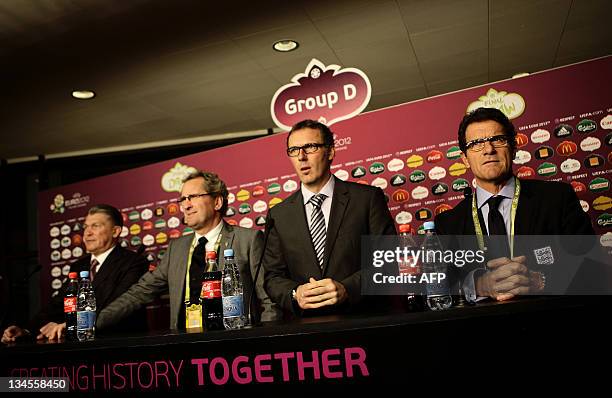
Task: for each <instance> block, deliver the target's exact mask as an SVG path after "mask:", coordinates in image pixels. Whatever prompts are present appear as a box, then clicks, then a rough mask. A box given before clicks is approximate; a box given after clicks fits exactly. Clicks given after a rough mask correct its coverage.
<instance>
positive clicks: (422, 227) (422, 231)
mask: <svg viewBox="0 0 612 398" xmlns="http://www.w3.org/2000/svg"><path fill="white" fill-rule="evenodd" d="M417 234H419V235H425V226H424V225H421V226H420V227H418V228H417Z"/></svg>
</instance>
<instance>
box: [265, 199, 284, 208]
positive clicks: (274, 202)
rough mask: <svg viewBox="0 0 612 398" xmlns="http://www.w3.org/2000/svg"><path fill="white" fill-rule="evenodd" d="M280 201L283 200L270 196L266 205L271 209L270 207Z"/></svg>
mask: <svg viewBox="0 0 612 398" xmlns="http://www.w3.org/2000/svg"><path fill="white" fill-rule="evenodd" d="M282 201H283V200H282V199H281V198H272V199H270V201H269V202H268V207H269V208H270V209H271V208H273V207H274V206H276V205H277V204H279V203H280V202H282Z"/></svg>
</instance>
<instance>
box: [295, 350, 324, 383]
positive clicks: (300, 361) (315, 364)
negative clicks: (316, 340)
mask: <svg viewBox="0 0 612 398" xmlns="http://www.w3.org/2000/svg"><path fill="white" fill-rule="evenodd" d="M297 367H298V378H299V379H300V380H304V379H305V377H304V369H305V368H312V370H313V372H314V378H315V379H316V380H318V379H320V378H321V369H319V351H316V350H313V351H312V361H311V362H306V361H304V358H303V354H302V352H300V351H298V352H297Z"/></svg>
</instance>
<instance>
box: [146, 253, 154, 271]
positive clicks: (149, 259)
mask: <svg viewBox="0 0 612 398" xmlns="http://www.w3.org/2000/svg"><path fill="white" fill-rule="evenodd" d="M147 261H149V262H153V261H155V256H154V255H153V253H149V254H148V255H147ZM149 270H150V269H149Z"/></svg>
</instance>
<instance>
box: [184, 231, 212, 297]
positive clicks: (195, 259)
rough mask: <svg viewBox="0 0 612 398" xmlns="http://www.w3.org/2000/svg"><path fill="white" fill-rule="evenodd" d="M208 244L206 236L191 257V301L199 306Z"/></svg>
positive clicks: (199, 240) (201, 239)
mask: <svg viewBox="0 0 612 398" xmlns="http://www.w3.org/2000/svg"><path fill="white" fill-rule="evenodd" d="M206 242H208V240H207V239H206V238H205V237H204V236H202V237H201V238H200V239H198V244H197V245H196V247H195V248H194V249H193V254H192V255H191V266H190V267H189V300H190V303H191V304H197V303H198V302H199V300H200V290H202V272H204V266H205V265H206V259H205V258H204V255H205V253H206Z"/></svg>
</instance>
